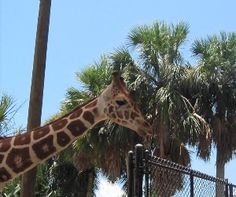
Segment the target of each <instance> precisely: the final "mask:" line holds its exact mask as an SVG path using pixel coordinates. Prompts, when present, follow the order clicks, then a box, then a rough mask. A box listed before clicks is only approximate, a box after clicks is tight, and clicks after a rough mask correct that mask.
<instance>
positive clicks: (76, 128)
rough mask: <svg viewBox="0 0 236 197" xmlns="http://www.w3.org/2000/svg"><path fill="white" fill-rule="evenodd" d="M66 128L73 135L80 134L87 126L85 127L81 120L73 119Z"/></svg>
mask: <svg viewBox="0 0 236 197" xmlns="http://www.w3.org/2000/svg"><path fill="white" fill-rule="evenodd" d="M67 128H68V129H69V130H70V132H71V133H72V134H73V135H74V136H75V137H77V136H79V135H82V134H83V133H84V132H85V131H86V130H87V128H86V127H85V125H84V123H83V122H82V121H81V120H75V121H73V122H71V123H70V124H69V125H68V126H67Z"/></svg>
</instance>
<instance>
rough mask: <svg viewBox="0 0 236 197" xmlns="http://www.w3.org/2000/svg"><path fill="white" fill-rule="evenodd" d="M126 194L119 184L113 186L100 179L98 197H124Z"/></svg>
mask: <svg viewBox="0 0 236 197" xmlns="http://www.w3.org/2000/svg"><path fill="white" fill-rule="evenodd" d="M124 194H125V193H124V191H122V189H121V187H120V185H119V184H116V183H115V184H113V183H110V182H108V181H107V180H105V179H100V183H99V186H98V190H97V191H96V196H97V197H122V195H124Z"/></svg>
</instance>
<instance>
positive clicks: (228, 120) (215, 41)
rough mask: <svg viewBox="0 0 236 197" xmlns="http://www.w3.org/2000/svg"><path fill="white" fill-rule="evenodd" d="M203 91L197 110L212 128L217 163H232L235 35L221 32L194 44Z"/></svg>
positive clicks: (235, 103)
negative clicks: (230, 161) (217, 152)
mask: <svg viewBox="0 0 236 197" xmlns="http://www.w3.org/2000/svg"><path fill="white" fill-rule="evenodd" d="M192 50H193V52H194V54H195V55H196V56H197V57H199V62H200V65H199V70H200V76H201V78H202V79H204V80H203V81H202V83H201V84H202V89H203V91H202V92H201V93H203V92H204V94H201V97H200V99H199V104H198V108H199V109H198V110H199V111H200V112H201V113H202V114H203V116H204V117H205V118H206V120H208V122H209V123H210V124H211V126H212V130H213V133H212V137H213V141H214V143H215V144H216V147H217V150H218V151H221V154H218V162H223V163H226V162H227V161H229V160H230V159H232V156H233V152H234V150H235V149H236V143H235V140H236V135H235V132H234V130H235V126H236V125H235V123H234V122H235V119H236V33H225V32H221V33H220V35H213V36H209V37H208V38H207V39H201V40H197V41H195V42H194V44H193V47H192Z"/></svg>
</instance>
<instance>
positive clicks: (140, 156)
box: [134, 144, 143, 197]
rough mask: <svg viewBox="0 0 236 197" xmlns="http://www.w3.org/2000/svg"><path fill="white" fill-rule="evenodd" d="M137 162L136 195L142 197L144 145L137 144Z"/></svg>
mask: <svg viewBox="0 0 236 197" xmlns="http://www.w3.org/2000/svg"><path fill="white" fill-rule="evenodd" d="M134 153H135V163H134V169H135V172H134V177H135V178H134V196H135V197H142V193H143V145H142V144H137V145H136V146H135V152H134Z"/></svg>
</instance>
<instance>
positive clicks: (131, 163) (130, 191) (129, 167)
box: [127, 151, 134, 197]
mask: <svg viewBox="0 0 236 197" xmlns="http://www.w3.org/2000/svg"><path fill="white" fill-rule="evenodd" d="M133 155H134V154H133V151H129V152H128V161H127V176H128V197H133V191H134V157H133Z"/></svg>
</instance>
